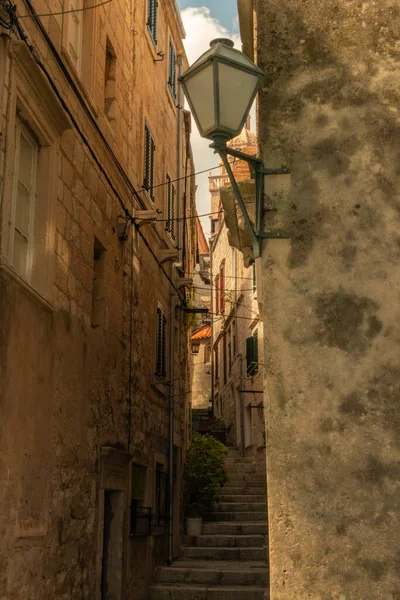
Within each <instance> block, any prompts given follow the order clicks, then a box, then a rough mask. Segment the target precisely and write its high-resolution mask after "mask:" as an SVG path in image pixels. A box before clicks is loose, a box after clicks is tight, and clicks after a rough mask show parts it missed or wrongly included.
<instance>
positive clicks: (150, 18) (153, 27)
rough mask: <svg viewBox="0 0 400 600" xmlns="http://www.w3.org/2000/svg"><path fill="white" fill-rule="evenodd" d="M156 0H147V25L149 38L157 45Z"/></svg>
mask: <svg viewBox="0 0 400 600" xmlns="http://www.w3.org/2000/svg"><path fill="white" fill-rule="evenodd" d="M157 20H158V0H148V7H147V27H148V30H149V33H150V35H151V38H152V40H153V42H154V44H155V45H157Z"/></svg>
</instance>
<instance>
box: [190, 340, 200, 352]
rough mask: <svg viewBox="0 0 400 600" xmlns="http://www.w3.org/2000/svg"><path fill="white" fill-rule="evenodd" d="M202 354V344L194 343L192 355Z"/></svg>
mask: <svg viewBox="0 0 400 600" xmlns="http://www.w3.org/2000/svg"><path fill="white" fill-rule="evenodd" d="M199 352H200V344H199V343H196V342H192V354H198V353H199Z"/></svg>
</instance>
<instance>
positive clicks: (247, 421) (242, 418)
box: [209, 127, 265, 462]
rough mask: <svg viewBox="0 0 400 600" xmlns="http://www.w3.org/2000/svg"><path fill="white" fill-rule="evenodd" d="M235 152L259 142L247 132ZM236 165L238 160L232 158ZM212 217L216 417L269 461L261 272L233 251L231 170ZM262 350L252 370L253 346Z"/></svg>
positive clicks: (215, 182) (242, 444)
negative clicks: (225, 212)
mask: <svg viewBox="0 0 400 600" xmlns="http://www.w3.org/2000/svg"><path fill="white" fill-rule="evenodd" d="M229 146H230V147H232V148H235V149H236V150H240V151H241V152H245V153H248V154H253V155H254V154H255V153H256V136H255V134H254V133H252V132H250V131H249V129H247V127H246V128H245V129H244V130H243V132H242V133H241V134H240V136H238V137H237V138H235V139H234V140H232V141H231V142H229ZM230 160H231V161H232V160H233V159H232V158H230ZM232 168H233V171H234V174H235V177H236V179H237V180H238V181H242V180H246V179H248V178H249V177H250V171H249V167H248V165H247V163H245V162H244V161H237V160H236V161H234V163H233V167H232ZM209 184H210V194H211V212H213V213H215V212H218V211H221V214H220V215H218V216H217V218H215V216H214V215H213V216H212V219H213V222H212V231H214V232H215V233H214V235H213V236H212V238H211V241H210V245H211V263H212V275H213V286H212V307H213V308H212V313H213V349H214V357H213V363H214V365H213V366H214V414H215V415H216V416H217V417H220V418H222V419H223V420H224V421H225V424H226V426H227V427H228V428H230V433H229V442H230V444H232V445H233V446H235V447H237V448H238V449H240V450H241V451H243V452H244V453H245V454H248V455H254V456H255V457H258V458H259V459H260V461H261V462H263V461H264V460H265V450H264V446H265V435H264V431H265V429H264V414H263V413H264V410H263V409H264V406H263V393H262V390H263V362H264V361H263V324H262V322H261V321H260V318H259V310H258V303H257V297H258V288H257V283H256V280H257V278H256V271H255V267H253V266H252V267H250V268H246V267H245V266H244V263H243V260H242V255H241V254H240V253H239V252H238V250H237V249H236V248H231V246H230V243H229V231H228V229H227V227H226V223H225V221H224V219H223V218H222V205H221V191H223V190H224V189H225V188H226V187H227V186H229V180H228V177H227V174H226V172H225V169H223V167H221V172H220V174H219V175H211V174H210V176H209ZM250 338H251V339H252V340H253V343H254V344H255V345H256V347H257V354H258V357H255V358H256V360H255V361H253V362H254V364H251V362H252V358H251V357H250V356H249V347H248V344H249V342H248V340H250Z"/></svg>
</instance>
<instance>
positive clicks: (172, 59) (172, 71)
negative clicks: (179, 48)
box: [168, 40, 176, 100]
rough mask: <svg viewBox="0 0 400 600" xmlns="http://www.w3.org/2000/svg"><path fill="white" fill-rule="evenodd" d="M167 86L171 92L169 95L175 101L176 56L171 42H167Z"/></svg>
mask: <svg viewBox="0 0 400 600" xmlns="http://www.w3.org/2000/svg"><path fill="white" fill-rule="evenodd" d="M168 84H169V89H170V90H171V94H172V96H173V98H174V100H176V54H175V48H174V46H173V43H172V40H170V42H169V74H168Z"/></svg>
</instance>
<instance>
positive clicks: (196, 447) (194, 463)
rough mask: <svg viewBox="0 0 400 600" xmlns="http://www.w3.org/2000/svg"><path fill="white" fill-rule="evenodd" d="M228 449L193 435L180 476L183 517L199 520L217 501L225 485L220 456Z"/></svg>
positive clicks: (223, 463) (208, 439)
mask: <svg viewBox="0 0 400 600" xmlns="http://www.w3.org/2000/svg"><path fill="white" fill-rule="evenodd" d="M227 451H228V449H227V448H226V447H225V446H224V444H222V443H221V442H219V441H218V440H216V439H214V438H213V437H212V436H210V435H200V434H198V433H195V434H194V435H193V439H192V443H191V444H190V447H189V449H188V451H187V454H186V463H185V468H184V472H183V478H184V500H185V511H186V515H187V516H201V515H202V514H203V513H204V512H205V511H207V510H209V509H211V508H212V505H213V504H214V502H218V500H219V490H220V488H221V487H222V486H223V485H224V483H226V482H227V481H228V474H227V470H226V467H225V462H224V456H225V454H226V453H227Z"/></svg>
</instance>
